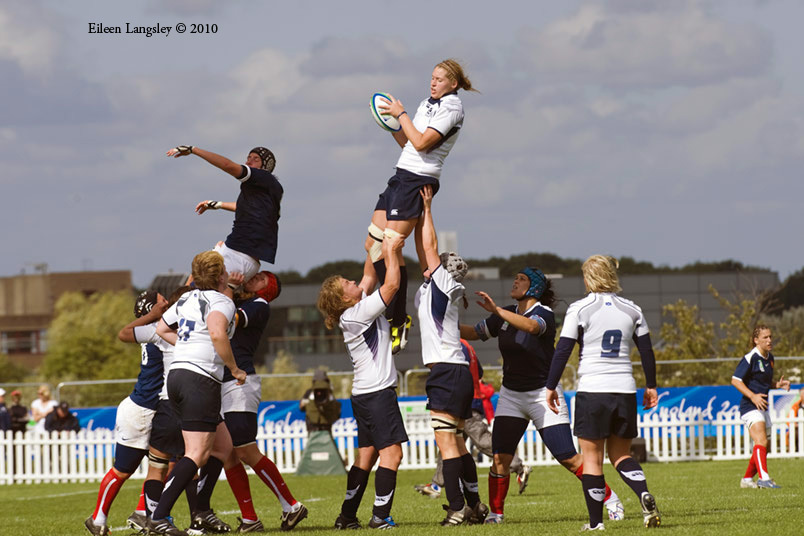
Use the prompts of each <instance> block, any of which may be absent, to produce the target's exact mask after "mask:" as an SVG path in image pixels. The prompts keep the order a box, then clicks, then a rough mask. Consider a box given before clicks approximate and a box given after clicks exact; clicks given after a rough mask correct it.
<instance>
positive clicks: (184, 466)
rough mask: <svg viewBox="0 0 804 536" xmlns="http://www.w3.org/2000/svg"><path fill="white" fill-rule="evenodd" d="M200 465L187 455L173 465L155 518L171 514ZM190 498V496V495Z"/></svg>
mask: <svg viewBox="0 0 804 536" xmlns="http://www.w3.org/2000/svg"><path fill="white" fill-rule="evenodd" d="M196 471H198V466H197V465H196V464H195V462H194V461H193V460H192V459H191V458H188V457H187V456H185V457H184V458H182V459H181V460H179V461H178V462H176V465H175V466H174V467H173V471H171V473H170V475H168V478H167V481H166V482H165V488H164V489H163V490H162V497H160V499H159V504H157V505H156V509H155V510H154V513H153V515H152V518H153V519H165V518H166V517H167V516H169V515H170V511H171V510H172V509H173V505H174V504H176V499H178V498H179V495H181V492H182V491H184V488H186V487H187V484H189V483H190V481H191V480H192V479H193V476H195V473H196ZM188 499H189V497H188Z"/></svg>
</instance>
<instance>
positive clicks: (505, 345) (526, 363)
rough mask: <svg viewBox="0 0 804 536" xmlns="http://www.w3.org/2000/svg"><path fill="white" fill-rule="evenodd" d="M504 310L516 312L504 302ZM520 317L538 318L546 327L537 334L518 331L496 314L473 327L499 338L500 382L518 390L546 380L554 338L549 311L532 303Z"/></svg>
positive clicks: (531, 389)
mask: <svg viewBox="0 0 804 536" xmlns="http://www.w3.org/2000/svg"><path fill="white" fill-rule="evenodd" d="M504 309H505V310H506V311H511V312H513V313H517V311H516V305H508V306H506V307H504ZM517 314H518V313H517ZM523 316H525V317H527V318H531V319H534V318H536V317H540V318H541V319H542V320H543V321H544V324H545V326H546V327H545V329H544V331H543V332H542V333H541V334H540V335H533V334H530V333H527V332H525V331H520V330H518V329H516V328H515V327H513V326H511V325H510V324H509V323H508V322H506V321H505V320H503V319H502V317H500V316H498V315H491V316H489V317H488V318H487V319H486V320H483V321H482V322H480V323H479V324H478V325H477V326H476V327H475V329H476V330H478V333H481V332H483V331H485V332H486V334H487V335H489V336H491V337H497V338H498V339H499V347H500V354H502V357H503V381H502V384H503V386H504V387H505V388H506V389H511V390H512V391H519V392H524V391H533V390H534V389H541V388H542V387H544V385H545V384H546V383H547V375H548V373H549V372H550V363H551V362H552V360H553V350H554V349H555V348H554V341H555V338H556V319H555V316H554V315H553V311H551V310H550V309H548V308H547V307H545V306H543V305H541V304H540V303H536V304H535V305H534V306H533V307H531V308H530V309H528V310H527V311H525V314H524V315H523Z"/></svg>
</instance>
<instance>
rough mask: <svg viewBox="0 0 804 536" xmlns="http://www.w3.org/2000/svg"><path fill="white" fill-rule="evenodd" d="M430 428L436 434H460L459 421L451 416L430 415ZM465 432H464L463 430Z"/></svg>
mask: <svg viewBox="0 0 804 536" xmlns="http://www.w3.org/2000/svg"><path fill="white" fill-rule="evenodd" d="M430 428H432V429H433V431H435V432H446V433H448V434H457V433H458V419H456V418H455V417H451V416H449V415H438V416H434V415H432V414H431V415H430ZM461 432H463V430H461Z"/></svg>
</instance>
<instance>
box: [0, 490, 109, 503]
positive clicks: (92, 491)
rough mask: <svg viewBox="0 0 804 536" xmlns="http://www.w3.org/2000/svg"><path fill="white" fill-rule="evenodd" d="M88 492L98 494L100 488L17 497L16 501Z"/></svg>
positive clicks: (53, 497)
mask: <svg viewBox="0 0 804 536" xmlns="http://www.w3.org/2000/svg"><path fill="white" fill-rule="evenodd" d="M86 493H94V494H95V495H97V494H98V490H94V489H89V490H86V491H71V492H70V493H56V494H53V495H37V496H36V497H17V498H16V499H14V500H15V501H30V500H33V499H55V498H57V497H69V496H71V495H84V494H86Z"/></svg>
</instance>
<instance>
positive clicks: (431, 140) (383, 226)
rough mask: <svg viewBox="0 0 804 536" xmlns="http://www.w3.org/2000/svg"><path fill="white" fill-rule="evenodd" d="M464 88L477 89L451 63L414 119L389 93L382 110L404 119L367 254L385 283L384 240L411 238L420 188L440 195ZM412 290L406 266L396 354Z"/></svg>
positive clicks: (394, 316) (394, 325)
mask: <svg viewBox="0 0 804 536" xmlns="http://www.w3.org/2000/svg"><path fill="white" fill-rule="evenodd" d="M459 89H463V90H466V91H477V90H475V89H474V88H473V87H472V82H471V81H470V80H469V78H468V77H467V76H466V75H465V74H464V72H463V67H462V66H461V64H460V63H458V62H457V61H455V60H453V59H447V60H444V61H442V62H441V63H439V64H438V65H436V66H435V68H434V69H433V74H432V76H431V78H430V97H429V98H427V99H424V100H423V101H422V102H421V103H420V104H419V108H418V109H417V110H416V115H415V116H414V117H410V116H409V115H408V113H407V112H406V111H405V107H404V106H403V105H402V102H401V101H399V100H398V99H396V98H394V97H393V96H392V95H389V96H390V97H391V100H390V102H388V106H387V107H381V109H382V111H383V112H384V113H388V114H391V115H392V116H394V117H396V118H397V119H398V120H399V123H400V125H401V127H402V128H401V130H399V131H397V132H393V133H392V135H393V137H394V139H395V140H396V142H397V143H398V144H399V146H400V147H402V154H401V155H400V156H399V160H398V161H397V163H396V173H395V174H394V176H393V177H391V178H390V179H389V180H388V186H387V188H386V189H385V191H384V192H383V193H381V194H380V198H379V200H378V201H377V204H376V206H375V207H374V213H373V215H372V217H371V225H369V229H368V237H367V238H366V244H365V246H366V251H368V253H369V256H370V257H371V261H372V262H373V263H374V267H375V270H376V271H377V275H378V277H379V280H380V282H382V281H384V279H385V276H384V273H385V266H384V264H383V261H382V245H381V244H382V240H383V237H384V236H394V235H397V234H399V235H402V237H403V238H407V237H408V236H409V235H410V233H411V232H412V231H413V230H414V228H415V227H416V222H417V221H418V219H419V215H420V214H421V212H422V200H421V198H420V196H419V190H421V188H422V187H423V186H425V185H428V184H429V185H430V186H432V188H433V195H435V193H436V192H437V191H438V186H439V178H440V177H441V168H442V167H443V165H444V160H445V159H446V158H447V155H448V154H449V152H450V151H451V150H452V147H453V146H454V145H455V142H456V141H457V139H458V134H459V133H460V130H461V127H462V126H463V118H464V114H463V104H462V103H461V99H460V98H458V90H459ZM416 250H417V253H418V255H419V257H421V255H422V253H421V240H420V238H418V237H417V238H416ZM407 288H408V274H407V269H406V267H405V266H404V264H403V265H402V266H401V282H400V287H399V292H398V293H397V298H396V299H395V301H394V303H393V304H391V306H389V311H388V312H387V313H386V317H387V318H389V319H390V320H391V335H392V338H393V345H392V350H393V352H394V353H396V352H398V351H399V350H401V349H402V348H404V346H405V345H406V344H407V330H408V329H410V325H411V322H410V317H409V316H408V314H407V311H406V307H405V305H406V304H405V298H406V296H407Z"/></svg>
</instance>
